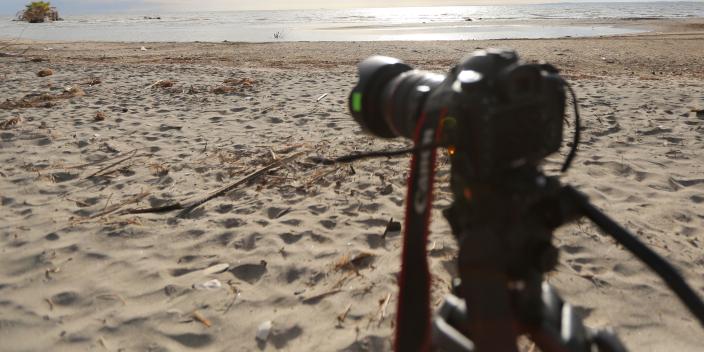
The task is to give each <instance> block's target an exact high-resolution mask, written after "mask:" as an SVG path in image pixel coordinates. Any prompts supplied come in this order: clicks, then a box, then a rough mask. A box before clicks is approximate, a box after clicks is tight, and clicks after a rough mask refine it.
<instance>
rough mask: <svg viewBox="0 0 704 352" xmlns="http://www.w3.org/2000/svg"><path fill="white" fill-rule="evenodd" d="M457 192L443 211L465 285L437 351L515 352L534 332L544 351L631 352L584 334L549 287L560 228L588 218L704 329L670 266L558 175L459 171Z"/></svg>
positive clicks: (436, 333)
mask: <svg viewBox="0 0 704 352" xmlns="http://www.w3.org/2000/svg"><path fill="white" fill-rule="evenodd" d="M452 187H453V193H454V194H463V195H464V196H463V197H459V198H457V199H455V201H454V203H453V205H452V207H451V208H449V209H448V210H446V211H445V214H444V215H445V217H446V218H447V220H448V221H449V223H450V225H451V227H452V231H453V233H454V235H455V237H456V238H457V240H458V243H459V258H458V268H459V273H460V280H456V282H455V292H454V294H452V295H449V296H448V297H447V298H446V300H445V302H444V303H443V305H442V306H441V308H440V309H439V311H438V312H437V314H436V317H435V319H434V321H433V323H432V344H433V348H434V349H435V350H439V351H448V352H455V351H456V352H460V351H462V352H464V351H517V347H516V338H517V336H518V335H521V334H527V335H528V336H529V337H530V338H531V339H532V340H533V341H534V342H535V343H536V345H537V346H538V347H539V348H540V349H541V350H542V351H545V352H553V351H571V352H582V351H584V352H591V351H601V352H604V351H610V352H618V351H625V350H626V349H625V347H624V346H623V344H622V343H621V342H620V340H619V339H618V337H617V336H616V335H614V334H613V333H611V332H609V331H606V330H601V331H597V330H592V329H589V328H586V327H585V326H584V325H583V323H582V320H581V318H580V317H579V316H578V315H577V314H576V312H575V311H574V310H573V309H572V306H570V305H569V304H567V303H565V302H564V301H563V300H562V299H561V298H560V297H559V296H558V295H557V293H556V292H555V291H554V290H553V289H552V288H551V287H550V286H549V285H548V284H547V283H545V282H544V281H543V274H544V273H546V272H547V271H549V270H552V269H553V268H554V267H555V265H556V264H557V258H558V255H557V253H558V251H557V249H556V248H555V247H554V246H553V245H552V244H551V239H552V233H553V231H554V229H556V228H557V227H559V226H560V225H562V224H564V223H567V222H569V221H572V220H575V219H577V218H579V217H581V216H586V217H588V218H589V219H590V220H592V221H593V222H594V223H596V224H597V225H598V226H599V227H600V228H602V229H603V230H604V231H605V232H607V233H609V234H610V235H612V236H613V237H614V238H615V239H616V240H617V241H618V242H620V243H621V244H622V245H623V246H624V247H626V248H627V249H628V250H630V251H632V252H633V253H634V254H635V255H636V256H637V257H638V258H640V259H641V260H643V261H644V262H645V263H646V264H647V265H649V266H650V267H651V269H653V270H655V271H656V272H657V273H658V274H659V275H660V276H662V277H663V279H664V280H665V282H666V283H667V284H668V285H669V286H670V288H672V289H673V290H674V291H675V293H676V294H677V295H678V296H679V297H680V299H681V300H682V301H683V303H684V304H685V305H686V306H687V307H688V308H689V309H690V310H691V311H692V312H693V313H694V314H695V316H697V318H699V320H700V322H703V323H704V309H703V307H704V306H702V303H701V301H700V300H699V298H698V297H697V295H696V294H695V293H694V291H692V289H691V288H689V286H687V285H686V283H685V281H684V280H683V279H682V277H681V276H680V275H679V274H678V273H677V271H676V270H675V269H674V268H673V267H672V266H670V264H668V263H667V262H666V261H664V260H663V259H662V258H661V257H659V256H658V255H657V254H655V253H654V252H652V251H651V250H650V249H649V248H648V247H646V246H645V245H644V244H642V243H641V242H640V241H638V239H636V238H635V237H634V236H633V235H631V234H629V233H628V232H627V231H626V230H624V229H623V228H621V227H620V226H619V225H618V224H616V223H615V222H614V221H613V220H611V219H610V218H609V217H608V216H606V215H605V214H603V213H602V212H600V211H599V210H597V209H596V208H595V207H594V206H593V205H591V204H590V203H589V201H588V200H587V198H586V197H585V196H584V195H582V194H581V193H579V192H578V191H577V190H575V189H574V188H572V187H571V186H563V185H561V184H560V183H559V181H558V180H557V178H554V177H547V176H545V175H543V174H542V173H541V172H539V171H537V170H535V169H531V168H526V169H523V170H518V171H515V172H511V174H509V175H505V176H504V177H501V178H497V179H496V180H493V182H491V183H489V184H487V183H470V182H462V181H461V180H460V178H459V176H458V175H456V174H453V184H452ZM465 302H466V304H465Z"/></svg>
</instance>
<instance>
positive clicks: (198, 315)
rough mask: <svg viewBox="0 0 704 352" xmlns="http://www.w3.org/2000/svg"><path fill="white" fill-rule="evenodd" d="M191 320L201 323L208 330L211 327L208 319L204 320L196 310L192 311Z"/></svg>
mask: <svg viewBox="0 0 704 352" xmlns="http://www.w3.org/2000/svg"><path fill="white" fill-rule="evenodd" d="M193 318H194V319H195V320H197V321H199V322H201V323H202V324H203V325H205V326H206V327H208V328H209V327H211V326H213V323H212V322H211V321H210V320H208V318H206V317H205V316H204V315H203V314H201V313H200V312H199V311H197V310H194V311H193Z"/></svg>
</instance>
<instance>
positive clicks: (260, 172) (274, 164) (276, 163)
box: [178, 152, 305, 217]
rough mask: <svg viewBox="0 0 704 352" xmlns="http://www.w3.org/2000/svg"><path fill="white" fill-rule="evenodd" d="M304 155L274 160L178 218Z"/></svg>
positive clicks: (194, 204) (195, 203)
mask: <svg viewBox="0 0 704 352" xmlns="http://www.w3.org/2000/svg"><path fill="white" fill-rule="evenodd" d="M303 154H305V153H303V152H300V153H296V154H294V155H292V156H289V157H287V158H284V159H277V160H274V161H272V162H271V163H269V164H267V165H266V166H264V167H262V168H261V169H259V170H257V171H255V172H252V173H251V174H249V175H247V176H245V177H243V178H241V179H239V180H237V181H235V182H233V183H231V184H229V185H227V186H225V187H223V188H220V189H219V190H217V191H215V192H213V193H211V194H210V195H208V196H206V197H204V198H201V199H197V200H194V201H192V202H190V203H188V204H186V205H185V206H184V207H183V211H181V212H180V213H179V214H178V216H179V217H183V216H186V215H188V214H189V213H190V212H192V211H193V210H195V209H196V208H198V207H199V206H201V205H203V204H205V203H206V202H209V201H210V200H212V199H214V198H217V197H220V196H223V195H225V194H227V193H228V192H230V191H232V190H233V189H235V188H237V187H238V186H240V185H242V184H245V183H247V182H249V181H251V180H253V179H255V178H257V177H259V176H261V175H263V174H264V173H266V172H267V171H269V170H271V169H273V168H276V167H279V166H281V165H284V164H287V163H289V162H291V161H293V160H295V159H296V158H298V157H299V156H301V155H303Z"/></svg>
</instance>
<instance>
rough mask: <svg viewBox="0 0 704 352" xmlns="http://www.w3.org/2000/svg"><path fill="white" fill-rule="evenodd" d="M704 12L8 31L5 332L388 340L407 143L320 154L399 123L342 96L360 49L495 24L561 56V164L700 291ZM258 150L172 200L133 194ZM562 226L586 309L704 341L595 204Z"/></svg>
mask: <svg viewBox="0 0 704 352" xmlns="http://www.w3.org/2000/svg"><path fill="white" fill-rule="evenodd" d="M701 23H702V22H701V20H696V19H694V20H689V21H685V22H676V23H669V24H668V23H665V24H662V23H660V24H659V25H660V27H658V28H660V29H661V31H662V32H664V33H659V32H658V33H649V34H644V35H637V36H623V37H609V38H591V39H572V38H567V39H554V40H505V41H471V42H418V43H416V42H392V43H268V44H241V43H219V44H213V43H190V44H173V43H58V42H29V41H25V42H0V48H1V49H0V53H2V54H0V63H1V65H0V79H1V80H2V84H0V104H3V105H2V108H0V121H3V122H5V123H4V124H3V126H2V130H0V165H2V167H1V168H0V199H1V201H2V205H1V207H0V220H1V222H0V350H2V351H37V350H52V351H62V350H67V351H76V350H98V351H99V350H106V351H133V350H142V351H143V350H150V351H167V350H172V351H180V350H200V351H260V350H265V351H274V350H283V351H335V350H344V351H367V350H371V351H386V350H389V349H390V348H391V339H392V335H393V325H394V321H393V320H394V314H395V307H396V293H397V288H396V287H397V283H396V276H397V274H398V273H399V253H400V246H401V236H400V233H399V232H394V231H392V232H389V233H385V229H386V226H387V224H388V223H389V221H390V219H392V218H393V219H395V220H401V219H402V218H403V204H404V195H405V184H406V175H407V168H408V159H407V158H395V159H388V160H387V159H380V160H367V161H359V162H355V163H354V164H352V166H351V167H350V166H349V165H346V166H339V167H336V166H324V165H320V164H316V163H315V162H313V160H312V159H311V157H315V156H324V157H334V156H339V155H343V154H347V153H350V152H353V151H358V150H375V149H390V148H400V147H404V146H407V145H408V142H407V141H403V140H391V141H382V140H378V139H375V138H373V137H370V136H368V135H365V134H363V133H362V132H361V131H360V128H359V127H358V125H357V124H356V123H355V122H354V121H353V120H352V118H351V117H350V116H349V114H348V112H347V105H346V104H347V103H346V101H347V95H348V93H349V90H350V89H351V87H352V86H353V84H354V83H355V79H356V72H355V67H354V64H355V63H356V62H358V61H359V60H361V59H363V58H365V57H366V56H369V55H372V54H377V53H378V54H385V55H390V56H397V57H400V58H402V59H404V60H406V61H408V62H410V63H412V64H414V65H417V66H419V67H420V68H425V69H430V70H434V71H437V72H442V71H445V70H447V69H448V68H449V65H451V64H452V63H454V62H456V61H457V60H458V59H459V57H461V56H462V55H464V54H465V53H468V52H471V51H473V50H475V49H476V48H484V47H490V46H500V47H512V48H516V49H517V50H518V51H519V53H520V54H521V55H522V56H523V57H525V58H526V59H528V60H545V61H548V62H552V63H554V64H555V65H556V66H558V67H560V68H562V69H563V70H564V71H563V72H564V74H565V76H566V77H568V78H570V79H571V81H572V82H573V84H574V86H575V89H576V91H577V93H578V95H579V97H580V100H579V101H580V105H581V107H582V112H583V119H584V127H585V131H584V136H583V141H584V144H583V145H582V148H581V151H580V153H579V155H578V159H577V160H576V162H575V164H574V167H573V170H571V171H570V173H569V174H568V175H567V176H566V177H565V178H564V181H565V182H569V183H572V184H574V185H576V186H578V187H579V188H580V189H581V190H582V191H584V192H585V193H587V194H588V195H589V196H590V197H591V200H592V201H593V202H594V203H595V204H596V205H597V206H599V207H600V208H601V209H603V210H604V211H606V212H607V213H608V214H610V215H611V216H612V217H613V218H614V219H616V220H618V221H619V222H620V223H622V224H623V225H625V226H626V227H628V228H629V229H630V230H631V231H632V232H633V233H636V234H637V235H638V237H639V238H640V239H641V240H642V241H644V242H646V243H647V244H649V245H650V246H651V247H652V248H653V249H655V250H656V251H657V252H658V253H660V254H661V255H663V256H664V257H666V258H667V259H669V260H670V261H671V262H672V263H673V264H675V265H676V266H677V267H678V268H679V269H680V270H681V271H682V272H683V274H684V275H685V276H686V277H687V279H688V280H689V282H690V283H691V285H692V286H693V287H694V288H695V289H696V290H697V291H698V292H699V293H700V295H704V251H703V250H702V246H704V230H703V225H704V205H703V204H702V203H703V202H704V177H703V176H702V170H704V168H703V167H702V166H703V165H704V142H703V141H702V138H703V136H704V116H703V115H702V113H701V112H697V111H701V110H702V109H704V85H703V84H702V79H703V78H704V33H702V32H701ZM697 26H698V27H697ZM698 31H699V32H698ZM142 46H144V47H145V49H147V50H146V51H144V50H141V47H142ZM47 68H49V69H51V70H52V71H53V74H52V75H49V76H46V77H42V78H40V77H37V72H39V71H40V70H42V69H47ZM76 87H78V88H80V90H78V88H76ZM42 94H46V95H44V96H42ZM23 98H25V99H24V100H22V99H23ZM6 99H9V101H6ZM18 104H19V106H18ZM30 105H31V107H27V106H30ZM10 120H12V121H10ZM565 138H566V139H567V138H568V137H567V136H566V137H565ZM565 149H566V148H565ZM563 153H564V151H563ZM560 160H561V156H560V155H556V156H553V157H551V158H550V159H549V161H548V162H547V163H546V170H547V171H548V172H550V173H555V171H556V169H557V168H558V166H559V162H560ZM272 163H278V164H276V165H274V166H273V167H272V166H271V164H272ZM267 166H269V169H268V170H267V171H264V172H262V173H261V174H260V175H259V176H258V177H256V178H254V180H253V181H250V182H244V183H243V184H241V185H239V186H237V187H235V188H234V190H232V191H231V192H229V193H227V195H226V196H224V197H219V198H215V199H212V200H211V201H209V202H207V203H205V204H203V205H202V206H200V207H198V208H197V209H195V210H194V211H192V212H190V213H189V214H188V215H187V216H183V217H179V216H178V212H167V213H160V214H129V213H128V212H127V210H130V209H139V208H149V207H156V206H163V205H169V204H172V203H174V202H184V201H188V200H192V199H197V198H200V197H203V196H205V195H208V194H210V193H211V192H213V191H216V190H218V189H219V188H221V187H223V186H226V185H228V184H231V183H233V182H235V181H238V180H240V179H242V178H243V177H245V176H246V175H249V174H251V173H253V172H256V171H257V170H260V169H262V168H264V167H267ZM438 174H439V181H440V186H438V189H437V197H436V198H437V201H436V206H435V211H434V214H433V219H434V222H433V224H432V227H431V228H432V234H431V236H430V241H429V248H430V263H431V272H432V274H433V275H434V281H433V287H432V292H433V301H434V302H435V303H436V304H439V303H440V302H441V300H442V297H443V296H444V295H445V294H446V293H447V292H449V284H450V281H451V278H452V277H453V275H454V274H455V273H456V270H455V268H454V266H453V265H454V264H453V260H454V259H455V258H456V251H457V246H456V244H455V242H454V239H453V238H452V236H451V234H450V232H449V227H448V226H447V225H446V224H445V222H444V220H443V218H442V217H441V215H440V211H441V210H442V209H443V208H444V207H446V206H447V205H448V204H449V203H450V200H451V194H450V193H449V191H448V189H447V187H446V186H445V184H446V181H447V180H448V177H449V176H448V165H447V159H443V160H442V161H441V165H440V166H439V169H438ZM555 243H556V244H557V245H558V246H559V247H560V248H561V257H560V264H559V266H558V268H557V270H556V271H555V272H554V273H551V274H550V275H549V279H548V280H549V282H550V283H552V284H553V285H554V286H556V287H557V288H558V290H559V291H560V292H561V293H562V294H563V296H564V297H565V298H566V299H567V300H568V301H569V302H571V303H574V304H575V305H578V306H580V307H581V309H580V310H581V311H582V312H583V313H584V314H585V315H586V321H587V323H588V324H589V325H590V326H593V327H603V326H610V327H613V328H614V329H615V330H616V331H617V332H618V334H619V336H620V337H621V338H622V339H623V340H624V342H625V343H626V345H627V346H628V347H629V348H630V349H631V350H633V351H698V350H701V346H702V344H703V341H704V332H703V331H702V329H701V327H700V326H699V325H698V323H697V322H695V321H694V319H693V318H692V317H691V315H690V314H689V313H688V312H687V311H686V310H685V309H684V308H683V306H682V305H681V304H680V303H679V301H678V300H677V299H676V298H674V296H673V295H672V294H671V293H670V292H669V291H668V289H666V287H665V286H664V284H663V283H662V282H661V281H660V280H659V279H658V278H657V277H655V276H654V275H653V274H652V273H651V272H650V271H649V270H647V269H646V268H645V267H644V266H643V265H642V264H640V263H639V262H638V261H637V260H636V259H634V258H633V257H632V256H631V255H630V254H628V253H627V252H625V251H624V250H623V249H622V248H621V247H619V246H618V245H616V244H615V243H614V241H613V240H611V239H610V238H609V237H608V236H605V235H604V234H603V233H602V232H600V231H599V230H597V229H596V228H595V227H594V226H593V225H591V224H590V223H589V222H587V221H585V220H583V221H580V222H579V223H576V224H572V225H569V226H564V227H562V228H560V229H559V230H558V231H557V233H556V236H555ZM219 264H225V265H219ZM212 280H217V282H215V281H212ZM266 322H271V327H272V328H271V331H270V333H269V334H268V336H264V335H262V336H261V337H265V339H262V340H257V339H256V335H257V331H258V327H260V325H262V324H263V323H266ZM264 325H266V324H264Z"/></svg>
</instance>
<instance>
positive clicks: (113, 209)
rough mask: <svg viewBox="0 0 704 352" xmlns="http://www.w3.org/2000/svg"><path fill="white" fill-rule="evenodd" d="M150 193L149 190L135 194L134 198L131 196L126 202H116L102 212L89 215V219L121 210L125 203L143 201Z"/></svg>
mask: <svg viewBox="0 0 704 352" xmlns="http://www.w3.org/2000/svg"><path fill="white" fill-rule="evenodd" d="M148 195H149V192H142V193H140V194H138V195H136V196H134V197H132V198H130V199H127V200H126V201H124V202H121V203H119V204H115V205H112V206H109V207H106V208H105V209H104V210H103V211H101V212H99V213H97V214H94V215H91V216H90V217H89V219H95V218H99V217H101V216H105V215H108V214H110V213H114V212H116V211H118V210H120V209H121V208H122V207H124V206H125V205H128V204H134V203H137V202H139V201H141V200H142V199H144V198H146V197H147V196H148Z"/></svg>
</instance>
